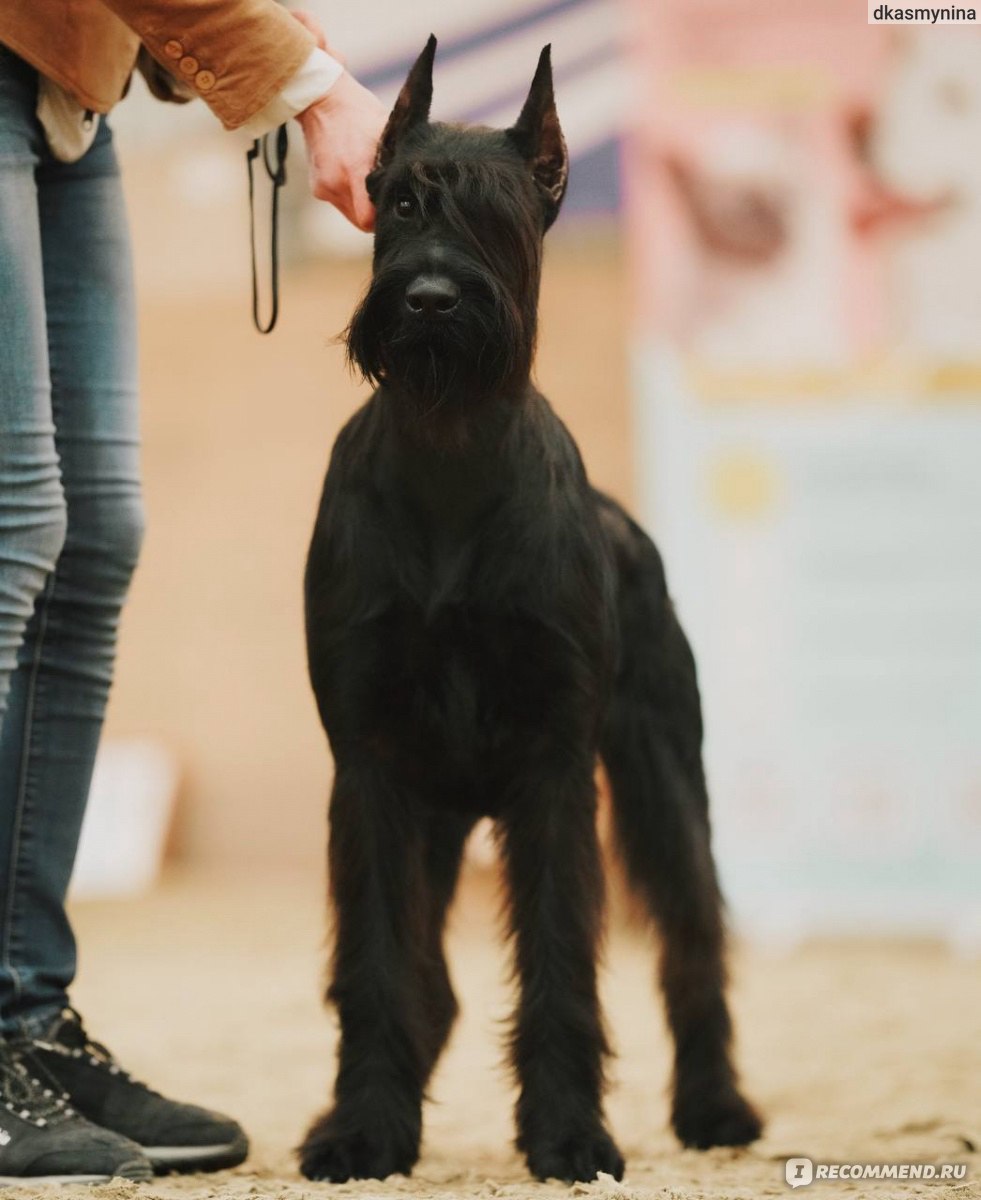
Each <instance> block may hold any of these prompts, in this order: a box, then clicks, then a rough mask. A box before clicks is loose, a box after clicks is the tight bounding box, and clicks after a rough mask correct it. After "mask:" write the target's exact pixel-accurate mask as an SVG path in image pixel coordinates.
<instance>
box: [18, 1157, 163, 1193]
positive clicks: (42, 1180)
mask: <svg viewBox="0 0 981 1200" xmlns="http://www.w3.org/2000/svg"><path fill="white" fill-rule="evenodd" d="M152 1178H153V1172H152V1171H151V1170H150V1167H149V1166H148V1165H147V1163H146V1162H143V1161H133V1162H128V1163H120V1164H119V1167H118V1168H117V1169H116V1170H115V1171H114V1172H113V1173H112V1174H111V1175H0V1187H21V1188H24V1187H28V1186H30V1187H35V1186H37V1187H63V1186H65V1185H66V1184H70V1183H78V1184H85V1185H90V1184H91V1185H95V1184H98V1183H110V1182H111V1181H112V1180H113V1179H128V1180H131V1181H132V1182H134V1183H149V1181H150V1180H151V1179H152Z"/></svg>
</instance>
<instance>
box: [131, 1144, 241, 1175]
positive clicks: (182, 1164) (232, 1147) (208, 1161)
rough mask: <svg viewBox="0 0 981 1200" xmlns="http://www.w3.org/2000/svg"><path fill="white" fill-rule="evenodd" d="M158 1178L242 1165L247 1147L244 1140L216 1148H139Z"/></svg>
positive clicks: (220, 1169) (221, 1169) (216, 1146)
mask: <svg viewBox="0 0 981 1200" xmlns="http://www.w3.org/2000/svg"><path fill="white" fill-rule="evenodd" d="M140 1149H141V1150H142V1151H143V1153H144V1154H145V1155H146V1156H147V1158H148V1159H149V1160H150V1165H151V1166H152V1167H153V1169H154V1171H155V1172H156V1174H157V1175H166V1174H168V1173H169V1172H193V1171H223V1170H225V1169H227V1168H228V1167H237V1166H238V1165H239V1163H243V1162H245V1160H246V1158H247V1157H248V1153H249V1143H248V1141H247V1140H246V1139H245V1138H236V1139H235V1141H233V1142H224V1143H221V1144H220V1145H215V1146H141V1147H140Z"/></svg>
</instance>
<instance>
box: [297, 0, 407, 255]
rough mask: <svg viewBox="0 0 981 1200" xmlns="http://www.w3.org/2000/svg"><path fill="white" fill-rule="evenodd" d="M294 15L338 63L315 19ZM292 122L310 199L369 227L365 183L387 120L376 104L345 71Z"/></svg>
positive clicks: (372, 214)
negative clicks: (301, 144)
mask: <svg viewBox="0 0 981 1200" xmlns="http://www.w3.org/2000/svg"><path fill="white" fill-rule="evenodd" d="M293 16H294V17H296V19H297V20H298V21H299V22H300V23H301V24H302V25H304V26H305V27H306V28H307V29H309V30H310V32H311V33H312V34H313V36H314V37H315V38H316V39H317V45H318V46H319V47H320V49H321V50H326V51H327V53H328V54H330V55H331V57H332V58H336V59H337V60H338V62H340V63H342V64H343V62H344V59H343V58H342V56H341V55H340V54H338V53H337V51H336V50H333V49H332V48H331V47H330V45H329V44H328V42H327V38H326V36H325V34H324V31H323V30H322V29H321V27H320V24H319V23H318V21H317V20H316V18H314V17H312V16H311V15H310V14H309V13H306V12H294V13H293ZM296 119H297V120H298V121H299V122H300V127H301V128H302V130H303V137H304V140H305V141H306V146H307V163H308V166H309V171H310V190H311V191H312V192H313V194H314V196H316V197H317V199H318V200H327V201H328V202H329V203H330V204H333V205H334V207H335V208H337V209H339V210H340V211H341V212H342V213H343V214H344V215H345V217H347V219H348V220H349V221H351V222H353V223H354V224H355V225H357V227H358V228H359V229H363V230H365V231H366V232H367V231H369V230H371V229H373V228H374V225H375V208H374V205H373V204H372V203H371V200H370V199H369V198H368V193H367V191H366V190H365V184H364V181H365V176H366V175H367V174H368V172H369V171H370V170H371V169H372V167H373V166H374V165H375V155H376V153H377V150H378V139H379V138H380V137H381V135H382V130H383V129H384V128H385V122H386V120H387V119H388V113H387V112H386V110H385V108H384V106H383V105H382V103H381V101H380V100H379V99H378V98H377V97H376V96H374V95H372V93H371V92H369V91H368V89H367V88H364V87H362V86H361V84H360V83H358V81H357V80H356V79H355V78H354V77H353V76H352V75H351V74H350V73H349V72H347V71H345V72H344V74H343V75H342V76H341V77H340V79H338V81H337V82H336V83H335V84H334V86H333V87H332V88H331V89H330V91H329V92H328V93H327V95H326V96H324V97H323V99H322V100H318V101H317V102H316V103H315V104H311V105H310V107H309V108H307V109H305V110H304V111H303V112H301V113H299V114H298V116H297V118H296Z"/></svg>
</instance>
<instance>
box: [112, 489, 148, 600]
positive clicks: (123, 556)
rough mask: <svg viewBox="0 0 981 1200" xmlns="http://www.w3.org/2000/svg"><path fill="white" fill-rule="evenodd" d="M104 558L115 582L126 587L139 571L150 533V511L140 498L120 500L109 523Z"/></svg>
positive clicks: (115, 505) (114, 507)
mask: <svg viewBox="0 0 981 1200" xmlns="http://www.w3.org/2000/svg"><path fill="white" fill-rule="evenodd" d="M104 528H105V536H104V542H103V555H104V558H105V561H106V566H107V567H108V568H109V570H110V572H111V573H112V576H113V578H114V579H116V580H118V583H119V585H120V586H121V587H122V588H125V587H126V586H128V585H129V581H130V579H131V577H132V575H133V572H134V571H135V570H136V564H137V562H138V561H139V558H140V549H141V548H142V546H143V537H144V534H145V533H146V511H145V509H144V507H143V500H142V498H141V497H139V496H133V497H129V498H127V499H126V500H122V501H117V502H116V503H115V504H114V505H113V508H112V512H111V514H108V515H107V519H106V522H105V526H104Z"/></svg>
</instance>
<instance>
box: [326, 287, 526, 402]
mask: <svg viewBox="0 0 981 1200" xmlns="http://www.w3.org/2000/svg"><path fill="white" fill-rule="evenodd" d="M411 278H412V276H409V277H407V275H406V272H405V271H404V270H400V269H398V268H393V269H390V270H387V271H386V270H384V269H383V270H381V271H378V272H376V274H375V275H374V276H373V278H372V281H371V284H370V285H369V288H368V291H367V292H366V294H365V296H364V299H363V300H362V301H361V303H360V305H359V306H358V308H357V310H356V311H355V313H354V316H353V318H352V319H351V324H350V325H349V326H348V330H347V349H348V359H349V361H350V362H351V364H352V365H353V366H354V367H355V368H356V369H357V370H358V371H360V373H361V375H362V376H363V377H364V378H365V379H366V380H370V381H371V382H373V383H376V384H386V385H389V386H391V387H392V388H394V389H395V390H397V391H398V393H399V395H400V396H401V397H404V398H405V399H406V400H407V401H408V402H409V404H410V405H411V407H412V415H413V416H414V417H415V418H418V419H419V420H420V421H423V420H427V419H429V418H436V417H437V415H438V414H443V415H449V414H450V413H451V412H452V413H453V414H455V415H457V416H459V417H462V418H463V419H465V417H466V412H467V411H469V410H470V409H471V408H472V406H474V405H476V404H479V403H480V402H481V401H483V400H486V399H487V398H488V397H490V396H500V395H506V394H507V393H508V392H509V391H511V390H513V389H516V388H518V387H519V386H520V384H521V383H522V382H523V381H524V380H525V379H527V377H528V374H529V372H530V370H531V361H532V357H533V354H534V342H535V308H534V306H529V308H528V309H527V310H526V309H523V308H522V307H521V306H520V305H519V304H518V303H517V302H516V301H515V300H514V298H513V297H512V296H511V295H510V294H509V293H508V292H507V291H506V290H505V288H504V287H503V286H501V284H500V283H499V282H498V281H497V280H495V279H493V278H492V277H489V276H487V275H485V274H484V273H482V272H479V271H476V270H474V271H473V272H471V273H469V277H468V273H466V272H460V271H455V272H454V281H455V282H456V283H457V284H458V286H459V287H460V291H461V294H462V301H461V304H460V311H459V313H458V314H457V313H452V314H447V315H446V316H443V317H440V318H437V319H435V320H425V319H419V318H417V317H414V316H413V315H412V314H410V313H407V312H405V311H404V309H405V289H406V287H407V285H408V284H409V283H410V282H411ZM461 409H462V410H464V411H461Z"/></svg>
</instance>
